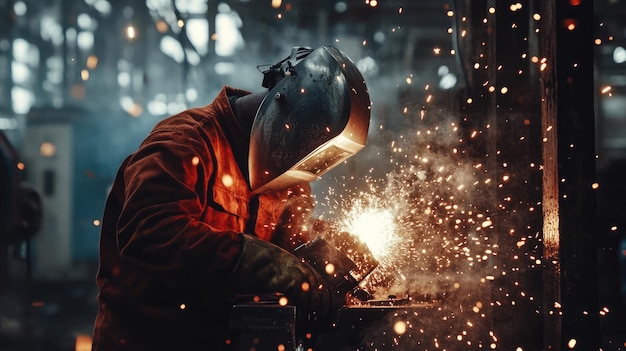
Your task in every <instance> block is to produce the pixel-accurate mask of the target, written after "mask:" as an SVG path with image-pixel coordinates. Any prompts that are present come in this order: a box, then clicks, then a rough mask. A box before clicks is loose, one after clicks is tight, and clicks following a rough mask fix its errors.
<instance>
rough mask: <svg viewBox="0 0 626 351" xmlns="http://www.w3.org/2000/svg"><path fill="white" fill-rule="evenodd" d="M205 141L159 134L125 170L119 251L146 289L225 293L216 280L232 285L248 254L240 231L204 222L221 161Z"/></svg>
mask: <svg viewBox="0 0 626 351" xmlns="http://www.w3.org/2000/svg"><path fill="white" fill-rule="evenodd" d="M194 133H195V135H194ZM198 134H199V133H198V132H195V131H194V130H193V129H192V128H190V130H186V131H167V130H165V131H159V132H156V133H152V134H151V135H150V136H149V137H148V138H147V139H146V140H145V141H144V143H143V144H142V146H140V148H139V149H138V150H137V152H136V153H135V154H134V156H133V157H132V158H131V159H130V160H129V163H128V165H127V167H126V169H125V171H124V183H125V196H124V198H125V201H124V204H123V208H122V211H121V214H120V217H119V220H118V223H117V240H118V250H119V253H120V256H121V259H122V261H124V262H125V264H128V265H131V266H133V267H134V268H135V269H136V270H137V271H138V272H140V274H142V281H144V282H150V283H148V284H149V286H146V289H145V290H154V289H166V290H170V291H178V292H180V294H187V293H188V292H190V291H191V292H193V293H194V294H198V295H199V296H200V295H204V294H208V293H209V292H210V293H211V294H213V296H215V294H219V295H220V296H221V295H223V294H226V287H224V288H223V289H222V288H221V287H220V286H219V284H215V281H216V280H217V281H227V280H228V277H229V275H230V273H231V271H232V268H233V266H234V265H235V262H236V259H237V257H238V255H239V252H240V250H241V238H240V234H239V233H238V232H236V231H233V230H223V229H220V228H219V225H216V226H213V225H212V224H211V223H208V224H207V223H203V222H201V221H200V218H201V216H202V214H203V211H204V209H205V206H206V204H207V201H208V200H207V194H208V193H209V190H210V189H209V187H210V184H211V181H212V180H211V175H212V173H213V170H214V169H215V164H214V162H215V160H214V157H213V156H212V155H213V150H212V149H211V145H209V144H208V143H207V142H205V139H204V138H203V137H202V136H200V135H198ZM224 296H225V295H224ZM205 297H206V295H205Z"/></svg>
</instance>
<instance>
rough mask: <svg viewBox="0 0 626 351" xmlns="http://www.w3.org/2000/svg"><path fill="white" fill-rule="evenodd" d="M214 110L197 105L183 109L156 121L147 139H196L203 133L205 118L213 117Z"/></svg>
mask: <svg viewBox="0 0 626 351" xmlns="http://www.w3.org/2000/svg"><path fill="white" fill-rule="evenodd" d="M213 115H214V111H213V110H212V109H211V108H208V107H206V106H205V107H197V108H190V109H187V110H184V111H182V112H180V113H177V114H175V115H172V116H170V117H167V118H165V119H163V120H161V121H160V122H158V123H157V124H156V125H155V126H154V128H153V129H152V131H151V132H150V136H149V137H148V139H155V138H156V139H159V138H163V137H167V138H182V139H183V140H185V139H186V140H198V139H197V138H199V137H201V135H202V134H204V133H205V129H206V121H207V119H209V120H212V119H214V116H213Z"/></svg>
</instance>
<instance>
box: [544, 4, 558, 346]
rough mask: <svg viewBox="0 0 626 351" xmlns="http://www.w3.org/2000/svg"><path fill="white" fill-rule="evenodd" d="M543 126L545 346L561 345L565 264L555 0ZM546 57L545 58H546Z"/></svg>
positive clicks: (547, 22) (548, 27)
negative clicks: (562, 257)
mask: <svg viewBox="0 0 626 351" xmlns="http://www.w3.org/2000/svg"><path fill="white" fill-rule="evenodd" d="M540 6H541V15H542V22H541V23H542V26H541V27H540V31H541V45H540V46H541V49H540V52H541V53H542V54H543V55H544V58H546V61H545V62H543V63H541V65H544V66H542V67H541V74H540V78H541V95H542V96H541V97H542V98H541V115H542V118H541V130H542V140H543V150H542V159H543V179H542V183H543V198H542V203H543V207H542V209H543V262H544V270H543V312H544V314H543V346H544V348H545V349H550V350H555V351H558V350H560V349H561V347H560V340H561V314H560V309H557V307H558V306H560V305H561V303H562V302H561V266H560V256H559V245H560V230H559V225H560V223H559V219H560V218H559V180H558V177H559V174H558V168H559V165H558V138H557V104H556V102H557V96H556V84H557V78H556V68H557V67H556V60H555V58H556V55H557V53H556V44H555V43H556V33H555V28H556V20H555V18H554V11H555V7H554V0H546V1H542V2H541V5H540ZM542 59H543V58H542Z"/></svg>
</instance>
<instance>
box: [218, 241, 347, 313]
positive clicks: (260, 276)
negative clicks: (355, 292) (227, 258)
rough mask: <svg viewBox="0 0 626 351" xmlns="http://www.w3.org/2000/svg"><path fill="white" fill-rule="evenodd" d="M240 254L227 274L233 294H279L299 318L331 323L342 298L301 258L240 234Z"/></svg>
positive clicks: (340, 305) (343, 299) (341, 303)
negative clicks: (229, 275)
mask: <svg viewBox="0 0 626 351" xmlns="http://www.w3.org/2000/svg"><path fill="white" fill-rule="evenodd" d="M242 241H243V245H242V249H241V255H240V257H239V260H238V262H237V264H236V265H235V268H234V269H233V272H232V275H231V282H230V288H231V291H232V292H233V293H234V294H259V295H263V294H271V293H275V292H279V293H282V294H283V295H285V297H287V299H288V304H290V305H294V306H296V308H297V310H298V311H299V313H298V314H299V316H300V317H301V318H307V319H318V320H328V321H330V320H332V319H333V318H334V317H335V315H336V314H337V312H338V311H339V309H340V308H341V307H342V306H343V304H344V303H345V296H339V295H338V294H335V293H333V292H332V291H331V289H330V287H329V286H328V285H327V284H326V282H325V281H324V279H323V278H322V277H321V276H320V274H319V273H318V272H316V271H315V269H313V268H312V267H311V266H309V265H308V264H307V263H305V262H303V261H302V259H300V258H298V257H296V256H294V255H292V254H291V253H289V252H287V251H285V250H283V249H281V248H280V247H278V246H276V245H274V244H272V243H269V242H266V241H263V240H260V239H258V238H256V237H254V236H251V235H248V234H243V235H242Z"/></svg>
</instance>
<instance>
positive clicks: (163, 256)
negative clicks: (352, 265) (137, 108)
mask: <svg viewBox="0 0 626 351" xmlns="http://www.w3.org/2000/svg"><path fill="white" fill-rule="evenodd" d="M263 73H264V75H263V84H262V85H263V87H264V88H265V89H263V90H262V91H260V92H255V93H250V92H248V91H244V90H240V89H236V88H232V87H224V88H222V90H221V92H220V93H219V94H218V96H217V97H216V98H215V100H214V101H213V102H212V103H210V104H209V105H207V106H204V107H198V108H191V109H188V110H186V111H183V112H181V113H179V114H176V115H174V116H170V117H168V118H166V119H164V120H162V121H161V122H159V123H158V124H157V125H156V126H155V127H154V128H153V130H152V131H151V132H150V134H149V135H148V136H147V138H146V139H145V140H144V141H143V142H142V143H141V145H140V146H139V148H138V149H137V150H136V151H135V152H134V153H133V154H131V155H129V156H128V157H127V158H126V159H125V160H124V161H123V163H122V164H121V166H120V169H119V171H118V173H117V176H116V178H115V181H114V184H113V186H112V189H111V192H110V194H109V196H108V199H107V203H106V207H105V211H104V216H103V223H102V228H101V237H100V264H99V270H98V273H97V278H96V279H97V284H98V287H99V294H98V303H99V310H98V314H97V317H96V321H95V325H94V344H93V350H94V351H103V350H107V351H108V350H223V349H227V348H228V345H229V344H230V343H231V340H230V339H229V335H228V321H229V313H230V310H231V308H232V305H233V301H235V300H236V299H237V297H238V296H245V295H254V296H262V295H264V294H275V293H278V294H280V295H281V296H284V297H285V298H286V301H287V303H288V304H290V305H294V306H296V308H297V310H298V311H299V314H300V315H305V316H307V318H308V320H315V321H318V322H319V323H325V322H330V321H332V316H333V314H334V313H336V311H337V310H338V309H339V308H340V307H341V305H342V304H343V302H344V298H343V297H342V296H340V295H337V294H336V293H334V292H333V291H332V287H330V286H329V284H327V283H326V281H325V280H324V278H323V277H322V276H321V275H320V273H319V272H317V271H316V270H315V269H313V268H312V267H311V266H310V265H309V264H307V263H305V262H304V261H303V260H302V259H300V258H298V257H297V256H295V255H294V254H293V250H294V249H295V248H296V247H298V246H300V245H301V244H303V243H306V242H308V241H309V240H310V239H311V238H312V237H313V236H314V233H311V232H310V231H309V230H307V228H308V226H307V223H308V221H309V219H310V218H309V217H310V215H311V211H312V207H313V202H314V201H313V198H312V197H311V188H310V185H309V183H310V182H311V181H313V180H315V179H317V178H318V177H319V176H321V175H322V174H324V173H325V172H327V171H328V170H330V169H331V168H333V167H335V166H336V165H338V164H339V163H341V162H343V161H344V160H345V159H347V158H349V157H350V156H352V155H353V154H354V153H356V152H358V151H359V150H360V149H361V148H363V147H364V145H365V142H366V136H367V130H368V126H369V118H370V100H369V95H368V92H367V88H366V85H365V82H364V79H363V77H362V76H361V74H360V73H359V71H358V70H357V68H356V66H355V65H354V63H353V62H352V61H351V60H350V59H349V58H348V57H347V56H346V55H345V54H344V53H342V52H341V51H340V50H338V49H336V48H334V47H330V46H322V47H319V48H317V49H315V50H312V49H310V48H304V47H298V48H293V49H292V51H291V54H290V55H289V56H287V57H286V58H285V59H283V60H281V61H280V62H278V63H276V64H274V65H271V66H269V67H267V69H265V70H263Z"/></svg>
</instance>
